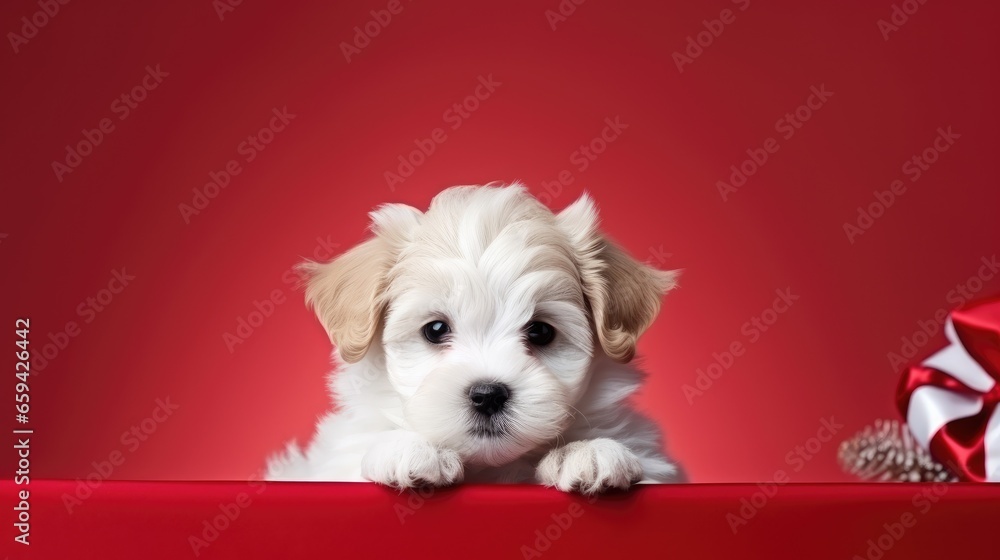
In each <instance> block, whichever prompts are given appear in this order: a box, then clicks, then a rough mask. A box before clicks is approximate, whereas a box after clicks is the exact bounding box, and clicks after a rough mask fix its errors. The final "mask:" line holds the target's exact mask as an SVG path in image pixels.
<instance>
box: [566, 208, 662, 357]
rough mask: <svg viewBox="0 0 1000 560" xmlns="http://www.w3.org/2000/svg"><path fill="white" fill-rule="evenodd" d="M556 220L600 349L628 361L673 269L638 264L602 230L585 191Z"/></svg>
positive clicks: (652, 318)
mask: <svg viewBox="0 0 1000 560" xmlns="http://www.w3.org/2000/svg"><path fill="white" fill-rule="evenodd" d="M556 219H557V221H558V223H559V225H560V227H562V228H563V229H564V231H566V233H567V234H568V235H569V237H570V242H571V243H572V244H573V247H574V249H575V252H576V258H577V266H578V267H579V270H580V280H581V282H582V283H583V292H584V295H586V296H587V301H589V302H590V308H591V313H592V314H593V319H594V328H595V330H596V331H597V337H598V339H599V340H600V342H601V346H602V347H603V348H604V352H605V353H606V354H607V355H608V356H610V357H611V358H612V359H614V360H616V361H619V362H623V363H624V362H628V361H630V360H632V358H633V357H634V356H635V345H636V341H637V340H638V339H639V335H641V334H642V333H643V332H645V330H646V329H647V328H648V327H649V325H651V324H652V323H653V320H654V319H656V315H657V314H658V313H659V312H660V303H661V300H662V298H663V295H664V294H665V293H666V292H667V291H668V290H670V289H671V288H673V287H674V286H676V284H677V277H678V275H679V272H678V271H666V270H657V269H655V268H652V267H650V266H647V265H645V264H643V263H640V262H639V261H637V260H635V259H633V258H632V257H630V256H629V255H628V253H626V252H625V251H623V250H622V249H621V248H619V247H618V246H617V245H615V244H614V243H612V242H611V241H610V240H608V239H607V238H606V237H605V236H604V235H602V234H601V233H600V231H598V229H597V228H598V222H599V221H598V217H597V209H596V207H595V206H594V202H593V201H592V200H591V199H590V197H589V196H588V195H586V194H584V195H583V196H581V197H580V198H579V199H578V200H577V201H576V202H574V203H573V204H571V205H569V206H568V207H566V209H565V210H563V211H562V212H560V213H559V215H558V216H557V217H556Z"/></svg>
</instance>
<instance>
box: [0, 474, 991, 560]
mask: <svg viewBox="0 0 1000 560" xmlns="http://www.w3.org/2000/svg"><path fill="white" fill-rule="evenodd" d="M260 484H261V483H253V484H250V485H248V484H246V483H239V482H232V483H199V482H194V483H144V482H135V483H130V482H106V483H104V484H103V485H101V486H100V487H98V488H97V489H96V490H94V491H93V493H92V494H91V495H90V497H89V498H87V499H85V500H84V501H82V502H80V503H79V504H76V505H74V506H73V511H72V513H67V509H66V508H65V507H64V506H63V498H62V496H63V495H64V494H66V493H73V492H74V491H75V490H76V488H75V486H74V485H73V484H72V483H68V482H48V481H44V482H43V481H36V482H34V483H32V485H31V492H32V500H33V501H32V504H31V508H32V510H31V511H32V518H31V534H30V539H31V542H32V544H31V545H30V550H31V553H32V556H25V555H24V552H25V549H28V548H29V547H22V548H21V549H19V548H11V549H10V550H12V551H13V552H14V553H15V556H14V558H70V557H76V556H78V555H79V554H80V553H81V551H86V554H89V555H90V556H89V557H94V558H97V557H100V558H109V559H114V558H123V559H132V558H143V559H149V560H155V559H160V558H163V559H171V560H175V559H177V558H191V557H195V555H193V553H194V549H195V548H197V549H198V550H197V552H198V554H197V555H196V556H197V557H199V558H330V557H331V556H336V557H342V558H483V559H488V558H508V559H512V558H526V557H527V558H537V557H538V556H536V555H534V554H533V553H532V552H531V549H534V550H535V551H537V552H540V553H541V556H542V557H543V558H633V557H645V558H816V559H820V558H855V557H861V558H872V559H875V558H880V557H882V556H884V557H886V558H907V559H916V558H990V557H995V548H996V542H995V541H996V535H995V523H996V518H997V514H998V513H1000V505H998V503H1000V502H998V500H1000V487H997V486H970V485H940V486H937V487H935V486H931V485H909V484H905V485H904V484H884V485H867V486H866V485H794V484H793V485H789V486H780V487H776V488H775V490H776V491H774V492H771V493H772V496H771V497H770V498H767V499H766V500H764V499H763V496H764V494H763V491H762V490H761V489H760V488H759V487H757V486H756V485H697V486H658V487H644V488H641V489H639V490H637V491H635V492H632V493H630V494H626V495H613V496H607V497H604V498H600V499H598V500H596V501H593V502H588V500H587V499H585V498H582V497H580V496H569V495H565V494H561V493H559V492H556V491H554V490H545V489H541V488H537V487H524V486H514V487H496V486H493V487H489V486H470V487H466V488H463V489H460V490H439V491H437V492H435V493H434V494H431V495H428V497H426V498H423V497H421V496H420V495H411V494H402V495H400V494H397V493H396V492H393V491H389V490H386V489H384V488H380V487H376V486H374V485H368V484H350V483H336V484H301V483H274V484H270V485H267V486H260ZM0 486H2V487H3V489H4V495H5V496H6V495H8V494H9V491H10V490H11V485H10V483H0ZM755 494H756V495H757V497H755ZM81 495H83V494H81ZM743 500H747V503H748V504H750V500H754V501H755V502H756V503H757V504H760V506H759V507H754V506H752V505H746V506H744V505H743V504H742V501H743ZM238 503H242V504H244V506H243V507H240V506H239V505H237V504H238ZM741 507H743V508H744V513H745V515H746V517H745V518H739V517H738V516H740V515H741V514H740V508H741ZM227 511H228V512H229V518H232V520H231V521H229V520H228V519H227V518H226V517H224V515H225V512H227ZM730 515H732V516H734V517H736V518H739V519H741V520H743V521H746V523H745V524H743V523H736V524H735V526H736V528H737V529H736V532H735V533H734V532H733V530H732V529H731V527H730V522H729V521H728V519H730V517H729V516H730ZM227 521H228V525H227ZM213 523H215V526H216V527H221V528H222V530H220V531H217V532H213V530H212V529H210V528H208V527H210V526H212V524H213ZM559 524H562V526H563V527H560V526H559ZM907 525H908V526H907ZM546 533H547V534H548V535H547V537H545V535H546ZM540 535H542V536H540ZM197 539H202V540H203V543H201V542H198V540H197ZM880 540H881V546H882V550H877V549H872V551H871V552H869V548H870V547H872V546H875V547H878V546H879V541H880ZM870 541H872V542H874V544H872V542H870ZM5 546H7V545H6V544H5ZM17 546H18V547H21V545H17ZM522 547H526V548H522Z"/></svg>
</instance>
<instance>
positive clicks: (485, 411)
mask: <svg viewBox="0 0 1000 560" xmlns="http://www.w3.org/2000/svg"><path fill="white" fill-rule="evenodd" d="M509 399H510V389H508V388H507V386H506V385H504V384H503V383H479V384H476V385H473V386H472V387H470V388H469V401H471V402H472V409H473V410H475V411H476V412H477V413H479V414H481V415H483V416H485V417H487V418H489V417H491V416H493V415H495V414H499V413H500V412H501V411H502V410H503V407H504V404H506V403H507V401H508V400H509Z"/></svg>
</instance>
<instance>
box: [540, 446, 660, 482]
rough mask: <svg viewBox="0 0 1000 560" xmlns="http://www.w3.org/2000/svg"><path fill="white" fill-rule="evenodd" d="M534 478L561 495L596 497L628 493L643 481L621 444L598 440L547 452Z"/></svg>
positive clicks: (631, 455) (633, 458)
mask: <svg viewBox="0 0 1000 560" xmlns="http://www.w3.org/2000/svg"><path fill="white" fill-rule="evenodd" d="M535 476H537V477H538V481H539V482H541V483H542V484H544V485H546V486H555V487H556V488H558V489H560V490H562V491H563V492H574V491H575V492H580V493H583V494H596V493H597V492H601V491H603V490H607V489H610V488H618V489H622V490H625V489H627V488H628V487H629V486H631V485H632V484H634V483H635V482H638V481H639V480H640V479H642V465H641V464H640V463H639V458H638V457H636V456H635V454H634V453H632V451H630V450H629V448H627V447H625V446H624V445H622V444H621V443H619V442H617V441H615V440H612V439H607V438H598V439H589V440H584V441H574V442H572V443H569V444H567V445H565V446H563V447H557V448H556V449H553V450H552V451H549V452H548V454H546V455H545V457H543V458H542V460H541V462H540V463H538V469H537V470H536V471H535Z"/></svg>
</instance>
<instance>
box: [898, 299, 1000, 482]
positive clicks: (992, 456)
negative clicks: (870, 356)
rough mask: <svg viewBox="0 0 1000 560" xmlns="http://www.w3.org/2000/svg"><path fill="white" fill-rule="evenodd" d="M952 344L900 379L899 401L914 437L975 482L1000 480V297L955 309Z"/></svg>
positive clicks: (948, 331)
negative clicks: (999, 405)
mask: <svg viewBox="0 0 1000 560" xmlns="http://www.w3.org/2000/svg"><path fill="white" fill-rule="evenodd" d="M945 336H946V337H947V338H948V346H946V347H945V348H944V349H943V350H941V351H939V352H937V353H935V354H933V355H931V356H930V357H929V358H927V359H926V360H924V361H923V362H922V363H921V364H919V365H914V366H912V367H910V368H909V370H907V371H906V372H905V373H904V374H903V378H902V380H900V383H899V388H898V390H897V392H896V403H897V405H898V406H899V410H900V412H901V413H902V414H903V416H904V417H905V418H906V423H907V425H908V426H909V428H910V431H911V432H912V433H913V437H914V438H915V439H916V440H917V442H918V443H920V444H921V445H922V446H923V447H924V448H925V449H929V450H930V452H931V455H933V456H934V458H935V459H936V460H938V461H939V462H941V463H944V464H945V465H946V466H947V467H948V468H949V469H951V470H952V471H955V474H957V475H959V476H960V477H961V478H962V479H964V480H968V481H973V482H1000V407H998V406H997V405H998V404H1000V298H992V299H989V300H984V301H980V302H976V303H974V304H971V305H970V306H968V307H966V308H964V309H957V310H955V311H952V312H951V314H950V315H949V317H948V320H947V321H946V322H945Z"/></svg>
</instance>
